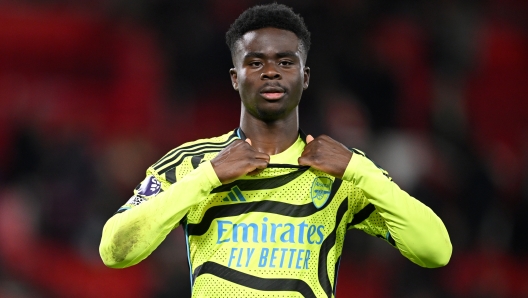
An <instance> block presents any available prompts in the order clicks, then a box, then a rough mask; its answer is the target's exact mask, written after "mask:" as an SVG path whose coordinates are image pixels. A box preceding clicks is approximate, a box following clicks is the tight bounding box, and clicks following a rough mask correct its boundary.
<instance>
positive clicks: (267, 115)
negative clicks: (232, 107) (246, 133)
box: [257, 109, 286, 122]
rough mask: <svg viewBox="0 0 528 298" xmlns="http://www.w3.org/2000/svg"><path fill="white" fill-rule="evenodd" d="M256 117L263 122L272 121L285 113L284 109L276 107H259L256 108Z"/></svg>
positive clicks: (282, 116)
mask: <svg viewBox="0 0 528 298" xmlns="http://www.w3.org/2000/svg"><path fill="white" fill-rule="evenodd" d="M257 114H258V115H257V118H259V119H260V120H262V121H264V122H273V121H276V120H279V119H281V118H284V115H285V114H286V110H284V109H278V110H270V109H265V110H264V109H259V110H257Z"/></svg>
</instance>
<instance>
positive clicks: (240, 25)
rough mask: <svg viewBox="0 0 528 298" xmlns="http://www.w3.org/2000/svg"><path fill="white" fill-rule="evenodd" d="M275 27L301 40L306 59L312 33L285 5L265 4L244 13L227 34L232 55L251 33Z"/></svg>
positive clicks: (227, 41)
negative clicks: (289, 32)
mask: <svg viewBox="0 0 528 298" xmlns="http://www.w3.org/2000/svg"><path fill="white" fill-rule="evenodd" d="M268 27H273V28H277V29H283V30H288V31H291V32H293V33H295V35H297V37H298V38H299V40H300V41H301V42H300V44H301V46H302V48H303V50H304V56H305V59H306V57H307V56H308V50H310V31H308V28H306V24H304V19H303V18H302V17H301V16H300V15H299V14H296V13H295V12H293V10H292V9H291V8H290V7H288V6H286V5H284V4H277V3H271V4H265V5H256V6H253V7H251V8H249V9H247V10H246V11H244V12H243V13H242V14H241V15H240V16H239V17H238V18H237V19H236V20H235V22H234V23H233V24H231V27H230V28H229V30H228V31H227V33H226V43H227V46H229V50H231V55H233V54H234V53H235V50H236V42H237V41H238V40H239V39H240V38H242V36H243V35H244V34H246V33H247V32H249V31H254V30H258V29H262V28H268Z"/></svg>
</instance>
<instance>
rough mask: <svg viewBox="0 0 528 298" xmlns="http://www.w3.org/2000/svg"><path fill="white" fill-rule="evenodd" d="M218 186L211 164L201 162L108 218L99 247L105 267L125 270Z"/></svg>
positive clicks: (157, 243) (155, 246)
mask: <svg viewBox="0 0 528 298" xmlns="http://www.w3.org/2000/svg"><path fill="white" fill-rule="evenodd" d="M219 185H221V183H220V181H219V180H218V178H217V176H216V174H215V172H214V169H213V167H212V165H211V163H210V162H204V163H202V164H201V165H200V166H199V167H198V168H196V169H195V170H194V171H192V172H191V173H189V174H188V175H187V176H185V177H183V178H182V179H181V180H180V181H178V182H176V183H174V184H172V185H171V186H169V187H168V188H167V189H166V191H164V192H161V193H159V194H158V195H156V196H155V197H153V198H151V199H149V200H148V201H145V202H143V203H142V204H140V205H138V206H136V207H134V208H131V209H129V210H126V211H124V212H122V213H118V214H115V215H114V216H112V217H111V218H110V219H109V220H108V221H107V222H106V224H105V226H104V228H103V235H102V238H101V243H100V246H99V253H100V255H101V258H102V259H103V262H104V263H105V265H107V266H108V267H112V268H125V267H129V266H132V265H135V264H137V263H139V262H140V261H141V260H143V259H145V258H146V257H147V256H148V255H150V253H152V251H154V249H156V248H157V247H158V246H159V244H160V243H161V242H162V241H163V240H164V239H165V237H166V236H167V234H168V233H169V232H170V231H171V230H172V229H173V228H174V227H176V226H177V225H178V224H179V222H180V220H181V219H182V218H183V216H185V214H186V213H187V211H188V210H189V209H190V208H191V207H192V206H194V205H196V204H198V203H200V202H201V201H203V200H204V199H206V198H207V195H209V193H210V192H211V190H212V189H213V188H214V187H217V186H219ZM180 194H185V196H183V195H180Z"/></svg>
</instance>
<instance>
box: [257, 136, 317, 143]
mask: <svg viewBox="0 0 528 298" xmlns="http://www.w3.org/2000/svg"><path fill="white" fill-rule="evenodd" d="M313 140H314V137H312V135H307V136H306V144H308V143H310V142H311V141H313ZM250 144H251V143H250Z"/></svg>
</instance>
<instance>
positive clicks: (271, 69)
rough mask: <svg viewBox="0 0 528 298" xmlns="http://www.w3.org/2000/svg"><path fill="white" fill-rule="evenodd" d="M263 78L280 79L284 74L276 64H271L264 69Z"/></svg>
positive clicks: (261, 76)
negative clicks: (278, 69)
mask: <svg viewBox="0 0 528 298" xmlns="http://www.w3.org/2000/svg"><path fill="white" fill-rule="evenodd" d="M260 79H261V80H280V79H282V75H281V74H280V72H278V71H277V69H276V68H275V66H272V65H269V66H268V67H266V68H264V69H263V72H262V73H261V74H260Z"/></svg>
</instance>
